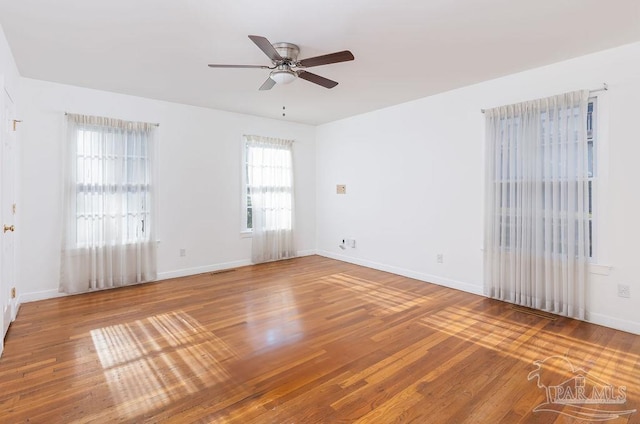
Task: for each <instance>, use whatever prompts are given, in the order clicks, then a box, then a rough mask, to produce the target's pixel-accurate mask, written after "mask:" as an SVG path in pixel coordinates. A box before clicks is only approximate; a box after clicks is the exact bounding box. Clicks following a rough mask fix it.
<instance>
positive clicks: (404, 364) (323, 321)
mask: <svg viewBox="0 0 640 424" xmlns="http://www.w3.org/2000/svg"><path fill="white" fill-rule="evenodd" d="M552 356H556V357H558V358H565V359H564V361H565V362H566V360H569V361H570V363H571V364H572V365H573V366H574V368H575V369H580V370H582V371H581V372H584V373H586V375H588V376H589V378H591V377H593V378H597V379H600V380H601V381H604V382H607V383H608V384H611V385H612V387H614V388H618V387H619V386H626V391H625V394H626V398H625V399H624V400H625V402H624V403H623V404H618V405H613V404H604V403H602V404H596V407H599V408H601V409H602V410H607V408H608V409H612V408H613V409H615V408H618V409H620V408H622V409H624V410H633V409H636V410H639V409H640V336H637V335H633V334H629V333H624V332H620V331H615V330H611V329H608V328H604V327H600V326H597V325H592V324H588V323H585V322H580V321H575V320H571V319H567V318H562V317H553V316H552V317H545V316H541V315H532V314H528V313H526V311H518V310H514V309H512V308H511V307H510V305H508V304H505V303H502V302H498V301H494V300H491V299H486V298H483V297H480V296H475V295H472V294H468V293H464V292H460V291H457V290H452V289H448V288H444V287H441V286H437V285H433V284H428V283H424V282H421V281H416V280H412V279H409V278H404V277H401V276H398V275H394V274H389V273H385V272H381V271H376V270H372V269H369V268H364V267H359V266H356V265H352V264H348V263H344V262H339V261H335V260H331V259H327V258H323V257H319V256H309V257H304V258H296V259H293V260H286V261H280V262H274V263H268V264H261V265H256V266H249V267H243V268H238V269H235V270H231V271H228V272H222V273H205V274H201V275H196V276H189V277H184V278H178V279H172V280H166V281H161V282H156V283H149V284H144V285H140V286H134V287H125V288H120V289H115V290H108V291H103V292H96V293H90V294H83V295H75V296H68V297H62V298H56V299H49V300H45V301H40V302H33V303H27V304H24V305H22V307H21V309H20V313H19V315H18V318H17V320H16V321H15V322H14V323H13V324H12V325H11V328H10V330H9V333H8V335H7V337H6V339H5V351H4V354H3V357H2V358H0V422H2V423H26V422H29V423H47V424H49V423H110V422H121V423H158V422H167V423H242V424H245V423H256V424H261V423H288V422H296V423H353V422H361V423H392V422H394V423H395V422H400V423H420V424H423V423H456V424H458V423H474V424H475V423H490V424H494V423H504V424H507V423H509V424H517V423H545V424H551V423H563V424H568V423H574V422H575V423H577V422H579V420H578V419H576V418H571V417H570V416H568V415H562V414H560V413H559V412H558V411H560V410H562V412H563V413H566V412H570V413H571V412H572V411H574V409H575V407H573V406H566V405H563V404H556V405H555V406H554V407H556V408H557V409H558V411H556V412H534V408H535V407H536V406H537V405H539V404H541V403H543V402H545V400H546V393H547V392H546V391H545V389H544V387H538V384H537V382H538V380H536V379H535V378H534V379H533V380H529V378H528V377H529V374H530V373H532V372H534V374H535V371H536V369H537V368H536V367H537V366H538V365H536V364H540V363H542V364H544V361H545V360H546V359H547V358H549V357H552ZM559 360H560V361H561V363H562V361H563V359H559ZM540 361H542V362H540ZM541 370H542V371H544V369H542V368H541ZM563 372H564V374H563ZM554 373H555V374H553V375H556V374H558V375H564V376H565V377H566V378H570V377H571V376H572V375H571V374H570V373H569V374H567V372H566V370H562V369H560V370H558V369H555V370H554ZM540 375H542V374H540ZM549 375H550V374H545V377H544V378H549ZM540 378H543V377H540ZM600 380H598V381H600ZM545 381H547V380H545ZM606 422H607V423H608V424H622V423H625V424H629V423H640V413H638V412H636V413H634V414H630V415H629V414H627V415H625V416H623V417H620V418H617V419H611V420H609V421H606Z"/></svg>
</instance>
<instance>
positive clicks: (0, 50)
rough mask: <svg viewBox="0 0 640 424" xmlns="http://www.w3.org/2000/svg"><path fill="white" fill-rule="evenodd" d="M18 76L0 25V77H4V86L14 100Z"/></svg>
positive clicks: (15, 99) (16, 96)
mask: <svg viewBox="0 0 640 424" xmlns="http://www.w3.org/2000/svg"><path fill="white" fill-rule="evenodd" d="M19 78H20V74H19V73H18V67H17V66H16V62H15V60H14V59H13V54H12V53H11V49H10V48H9V43H8V42H7V38H6V37H5V35H4V31H3V30H2V27H0V79H4V87H5V89H6V90H7V91H8V92H9V95H10V96H11V98H13V100H14V102H15V101H17V99H18V86H19V81H18V80H19Z"/></svg>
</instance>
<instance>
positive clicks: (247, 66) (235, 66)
mask: <svg viewBox="0 0 640 424" xmlns="http://www.w3.org/2000/svg"><path fill="white" fill-rule="evenodd" d="M209 68H260V69H269V67H268V66H266V65H216V64H209Z"/></svg>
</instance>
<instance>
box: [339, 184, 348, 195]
mask: <svg viewBox="0 0 640 424" xmlns="http://www.w3.org/2000/svg"><path fill="white" fill-rule="evenodd" d="M336 194H347V185H346V184H338V185H336Z"/></svg>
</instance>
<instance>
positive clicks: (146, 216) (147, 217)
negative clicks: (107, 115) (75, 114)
mask: <svg viewBox="0 0 640 424" xmlns="http://www.w3.org/2000/svg"><path fill="white" fill-rule="evenodd" d="M97 127H105V126H104V125H91V124H77V126H76V128H75V136H76V143H77V144H76V148H75V157H76V161H75V163H73V165H72V166H75V167H76V172H75V175H76V178H75V181H72V185H73V187H72V190H73V192H74V193H75V199H74V202H73V205H74V209H75V211H73V219H74V222H75V228H74V231H73V233H74V240H73V243H74V247H75V248H76V249H81V248H85V247H87V246H90V243H89V242H88V240H86V239H85V240H81V232H82V231H81V229H80V228H79V224H80V220H81V219H82V218H85V217H86V215H87V214H86V213H85V212H82V213H81V212H80V208H79V207H78V203H79V202H78V196H79V195H80V194H83V193H85V194H86V193H90V192H91V187H96V186H97V187H101V188H102V190H101V191H100V193H102V192H103V191H104V188H106V187H109V186H117V187H118V188H119V189H120V190H121V193H122V192H126V193H130V192H131V191H140V192H143V193H145V194H144V199H145V203H144V206H143V207H142V208H141V209H140V210H136V211H132V210H130V209H127V211H126V213H125V214H126V215H132V214H133V215H140V216H138V218H140V219H139V220H137V223H136V225H135V228H133V230H134V231H130V230H131V229H128V230H127V238H126V240H122V245H123V246H127V245H133V244H136V243H145V242H151V241H153V240H151V239H150V237H151V234H152V231H151V228H150V227H149V225H151V224H150V223H151V222H152V219H153V218H152V216H151V214H152V210H153V206H152V202H153V199H152V195H153V187H152V183H150V182H147V183H145V184H141V183H139V182H136V181H132V180H131V181H124V182H122V183H120V184H116V183H114V182H109V181H103V182H101V183H94V182H91V181H86V180H85V179H84V178H82V180H81V179H80V178H79V176H78V170H79V169H80V167H81V166H80V165H81V162H80V160H81V159H83V158H84V159H86V155H85V154H84V153H82V154H81V153H80V151H79V150H80V143H81V141H82V140H83V139H84V138H85V137H86V135H85V133H87V132H89V133H95V134H97V135H98V136H101V135H102V134H101V132H100V131H99V130H96V128H97ZM108 128H110V129H116V130H118V128H117V127H108ZM151 138H152V136H151V135H150V134H149V133H146V134H145V140H144V142H145V144H146V145H145V147H144V155H142V154H140V152H136V153H132V154H129V152H127V153H126V155H125V156H124V163H123V166H124V167H127V168H128V165H129V162H130V161H134V160H141V159H142V160H144V161H145V162H146V164H145V168H146V170H145V171H146V172H147V173H149V172H152V171H151V169H152V168H153V164H152V163H151V162H152V161H153V156H152V153H151V148H152V147H151V146H150V143H151V142H152V139H151ZM107 158H108V155H102V156H101V157H100V158H99V161H98V165H99V166H100V167H101V168H104V166H105V160H106V159H107ZM82 166H83V167H84V166H85V164H82ZM150 168H151V169H150ZM91 169H92V170H93V168H91ZM147 175H148V174H147ZM127 200H128V199H127ZM103 216H104V215H103ZM134 233H135V237H131V236H130V235H131V234H134ZM101 245H102V244H101Z"/></svg>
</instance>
